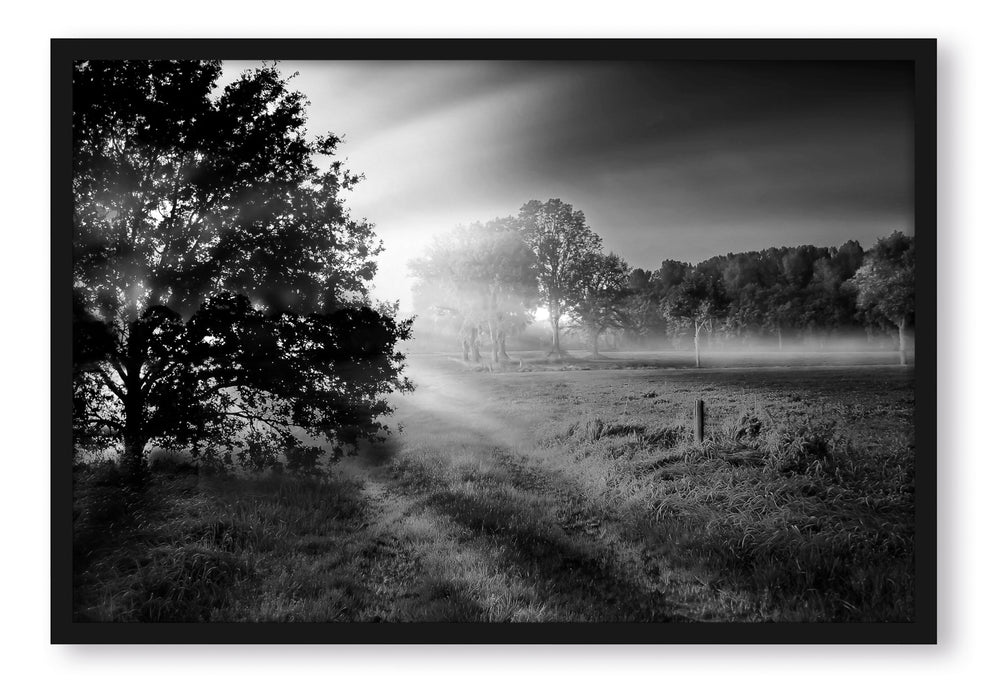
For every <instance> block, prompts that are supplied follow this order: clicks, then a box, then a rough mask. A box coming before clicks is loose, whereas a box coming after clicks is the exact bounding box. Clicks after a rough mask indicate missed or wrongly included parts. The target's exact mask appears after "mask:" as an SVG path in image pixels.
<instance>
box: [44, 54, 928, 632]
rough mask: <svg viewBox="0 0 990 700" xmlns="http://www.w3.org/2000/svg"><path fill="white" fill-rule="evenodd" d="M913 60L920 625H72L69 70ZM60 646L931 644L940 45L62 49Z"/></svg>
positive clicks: (54, 156) (55, 306)
mask: <svg viewBox="0 0 990 700" xmlns="http://www.w3.org/2000/svg"><path fill="white" fill-rule="evenodd" d="M97 58H99V59H125V58H142V59H166V58H171V59H177V58H197V59H206V58H217V59H226V60H259V59H284V60H345V59H346V60H379V59H388V60H406V59H416V60H469V59H471V60H505V59H512V60H534V61H539V60H556V61H561V60H567V61H585V60H596V61H602V60H624V61H629V60H636V61H650V60H670V59H678V60H723V61H724V60H733V61H735V60H738V61H754V60H772V61H819V60H828V61H856V60H880V61H888V60H889V61H910V62H913V64H914V77H915V114H914V117H915V142H914V164H915V173H914V183H915V200H914V207H915V211H914V215H915V228H916V231H917V234H916V246H917V254H918V255H917V287H916V329H917V340H916V370H915V371H916V375H915V376H916V410H915V433H916V457H917V464H918V465H919V469H918V471H917V476H916V539H915V567H916V572H915V573H916V576H915V581H916V591H915V601H916V618H915V621H914V622H910V623H774V624H766V623H703V624H698V623H656V624H651V623H510V624H478V623H416V624H404V623H328V624H318V623H286V624H276V623H202V624H200V623H154V624H151V623H148V624H142V623H83V622H74V621H73V620H72V595H73V592H72V481H71V474H70V470H69V469H68V465H70V464H71V461H72V430H71V384H72V374H71V362H72V356H71V355H72V350H71V348H72V342H71V340H72V339H71V322H70V319H71V312H72V307H71V291H72V260H71V235H72V208H73V203H72V188H71V174H72V127H71V115H72V64H73V61H75V60H80V59H97ZM51 90H52V92H51V98H52V102H51V109H52V112H51V134H52V142H51V146H52V148H51V171H52V180H51V216H52V232H51V244H52V260H51V272H52V287H51V298H52V308H51V313H52V326H51V330H52V347H51V353H52V375H51V379H52V382H51V387H52V390H51V391H52V395H51V404H52V423H51V426H52V444H51V447H52V464H51V481H52V493H51V511H52V543H51V546H52V550H51V556H52V564H51V576H52V584H51V588H52V590H51V594H52V609H51V641H52V643H55V644H66V643H68V644H78V643H93V644H106V643H140V644H146V643H169V644H173V643H226V644H247V643H348V644H353V643H360V644H365V643H370V644H395V643H402V644H407V643H416V644H427V643H428V644H436V643H458V644H476V643H484V644H491V643H497V644H502V643H513V644H520V643H524V644H583V643H599V644H602V643H604V644H616V643H621V644H655V643H688V644H739V643H742V644H892V643H893V644H933V643H936V642H937V638H936V636H937V635H936V630H937V626H936V619H937V618H936V502H937V500H936V470H935V464H936V236H937V230H936V40H935V39H814V40H806V39H775V40H762V39H731V40H723V39H718V40H703V39H702V40H665V39H648V40H641V39H636V40H625V39H600V40H599V39H553V40H544V39H485V40H475V39H453V40H450V39H445V40H426V39H325V40H324V39H319V40H316V39H302V40H295V39H53V40H52V42H51Z"/></svg>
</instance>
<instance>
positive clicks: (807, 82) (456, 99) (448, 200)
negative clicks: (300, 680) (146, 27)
mask: <svg viewBox="0 0 990 700" xmlns="http://www.w3.org/2000/svg"><path fill="white" fill-rule="evenodd" d="M251 65H254V64H246V63H228V64H227V66H226V67H227V70H228V71H231V72H234V71H237V72H239V71H240V70H242V69H243V68H246V67H250V66H251ZM280 66H281V68H282V69H283V71H285V72H286V73H293V72H298V73H299V75H298V76H297V77H296V78H295V79H294V80H293V82H292V85H293V86H294V87H295V88H296V89H297V90H299V91H300V92H302V93H303V94H305V95H307V97H308V98H309V100H310V103H311V106H310V108H309V124H310V132H311V133H312V134H318V133H325V132H333V133H335V134H337V135H340V136H343V137H344V139H345V141H344V143H343V144H342V145H341V147H340V149H339V155H340V156H341V157H342V158H343V159H344V160H345V161H346V163H347V165H348V167H349V168H350V169H351V170H352V171H354V172H359V173H363V174H364V175H365V177H366V180H365V181H364V182H362V183H361V184H360V185H358V187H357V188H356V189H355V191H354V192H353V194H352V195H351V196H350V197H349V199H348V201H349V203H350V206H351V209H352V211H353V213H354V214H355V215H357V216H358V217H365V218H367V219H368V220H369V221H371V222H373V223H374V224H375V228H376V230H377V232H378V234H379V236H380V237H381V239H382V240H383V242H384V244H385V247H386V251H385V253H384V254H383V255H382V256H381V257H380V259H379V273H378V276H377V277H376V280H375V292H376V294H377V295H378V296H379V297H380V298H382V299H388V300H395V299H398V300H399V301H400V303H401V306H402V309H404V310H407V311H408V310H410V309H411V294H410V280H409V279H408V277H407V269H406V264H407V262H408V260H409V259H410V258H412V257H415V256H417V255H419V254H420V252H421V251H422V249H423V248H424V247H425V246H426V244H427V243H428V242H429V241H430V239H431V238H432V237H433V236H434V235H435V234H438V233H443V232H446V231H449V230H450V229H451V228H453V227H454V226H455V225H457V224H459V223H469V222H471V221H484V220H487V219H490V218H493V217H496V216H506V215H511V214H514V213H515V212H516V211H518V209H519V207H520V206H521V205H522V204H523V203H524V202H526V201H528V200H530V199H540V200H546V199H548V198H550V197H559V198H561V199H563V200H565V201H567V202H570V203H572V204H573V205H574V206H575V207H576V208H578V209H581V210H583V211H584V212H585V214H586V215H587V218H588V222H589V224H590V225H591V226H592V228H593V229H595V230H596V231H597V232H598V233H599V234H600V235H601V236H602V238H603V240H604V242H605V247H606V249H608V250H614V251H615V252H617V253H618V254H619V255H621V256H623V257H624V258H625V259H626V260H627V261H628V262H629V263H630V265H631V266H632V267H642V268H645V269H656V268H657V267H659V266H660V263H661V262H662V261H663V260H664V259H665V258H675V259H679V260H686V261H689V262H697V261H699V260H702V259H704V258H707V257H710V256H712V255H718V254H723V253H727V252H730V251H744V250H754V249H757V250H758V249H761V248H766V247H769V246H774V245H796V244H801V243H813V244H816V245H838V244H841V243H843V242H845V241H846V240H849V239H856V240H859V241H860V242H861V243H862V244H863V245H864V247H868V246H869V245H871V244H872V243H873V242H874V241H875V240H876V239H877V238H878V237H880V236H883V235H886V234H888V233H889V232H890V231H891V230H893V229H899V230H905V231H907V232H910V233H913V232H914V231H913V229H914V226H913V190H912V181H913V180H912V173H913V160H912V158H913V154H912V147H911V143H912V138H913V123H912V117H911V114H912V102H911V100H912V90H913V85H912V81H911V75H910V72H909V71H907V70H906V68H905V67H904V66H899V65H898V64H889V63H888V64H885V65H880V64H857V63H845V64H800V65H797V64H789V65H788V64H718V63H697V62H696V63H664V64H655V65H652V66H646V65H643V64H626V63H614V62H613V63H608V62H594V63H593V62H588V63H552V62H544V63H539V64H536V63H518V62H504V61H503V62H496V61H492V62H483V61H482V62H441V61H437V62H386V61H378V62H340V61H336V62H330V61H328V62H284V63H281V64H280Z"/></svg>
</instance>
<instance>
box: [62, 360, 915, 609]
mask: <svg viewBox="0 0 990 700" xmlns="http://www.w3.org/2000/svg"><path fill="white" fill-rule="evenodd" d="M607 355H608V357H605V358H602V359H600V360H596V361H590V360H584V359H573V360H565V361H564V362H559V363H548V362H546V361H544V360H542V359H541V357H542V356H541V355H540V354H539V353H523V354H514V358H515V360H514V362H513V363H511V364H508V365H507V366H506V368H504V371H503V370H499V369H498V368H491V367H489V368H487V369H486V368H485V367H484V366H481V367H479V366H473V365H470V364H465V363H463V362H461V361H460V360H459V359H457V358H456V357H455V356H453V355H445V354H434V355H419V356H412V357H411V358H410V376H411V377H412V378H413V379H414V381H415V382H416V385H417V388H416V391H415V392H413V393H412V394H409V395H404V396H398V397H395V404H396V407H397V410H396V413H395V415H394V416H393V417H392V419H391V421H390V422H391V423H392V425H393V426H394V427H395V428H396V432H395V433H393V435H392V436H391V437H390V438H389V439H388V440H387V441H386V442H384V443H381V444H376V445H366V446H364V448H363V449H362V450H361V452H360V453H359V455H357V456H355V457H350V458H347V459H345V460H344V461H343V462H341V463H339V464H335V465H333V466H331V467H329V469H328V470H327V474H326V475H325V476H322V477H313V476H301V475H295V474H285V473H281V474H242V473H235V472H232V471H225V470H223V469H217V468H213V469H206V468H203V467H199V468H197V467H196V466H195V465H193V464H190V463H188V461H186V460H184V459H181V458H178V457H175V456H171V457H170V456H168V455H159V456H158V457H157V458H156V460H154V462H155V464H156V469H155V474H154V477H153V479H154V483H153V485H152V488H148V489H145V490H140V491H138V490H132V489H130V488H129V487H128V486H127V485H126V483H125V482H124V481H123V480H122V478H121V477H120V476H119V475H118V474H117V472H116V471H115V469H114V468H113V466H112V465H111V464H104V465H88V466H84V465H77V467H76V469H75V470H74V474H75V485H76V488H75V503H76V510H75V527H74V543H75V548H74V557H75V582H74V583H75V585H74V590H75V616H76V619H77V620H85V621H104V620H117V621H178V620H201V621H485V622H507V621H530V622H547V621H552V622H559V621H652V622H665V621H679V622H687V621H699V622H702V621H733V622H749V621H752V622H761V621H909V620H912V619H913V615H914V600H913V589H914V560H913V551H914V469H915V461H914V444H913V436H914V374H913V369H911V368H903V367H898V366H891V365H890V364H886V363H890V362H896V356H894V355H892V354H881V353H858V354H854V353H834V354H818V355H815V354H783V353H781V354H774V353H768V354H766V355H756V354H754V355H728V354H724V355H722V354H712V355H711V356H710V357H708V358H706V362H707V363H708V365H709V366H708V367H706V368H704V369H694V368H692V367H691V366H690V365H691V364H693V357H692V356H691V355H690V354H687V353H684V354H678V353H664V354H656V353H655V354H648V353H621V354H620V353H607ZM698 399H702V400H704V401H705V404H706V407H707V410H706V413H707V425H706V438H705V440H704V441H703V442H700V443H699V442H696V441H695V439H694V435H693V410H694V406H695V402H696V400H698ZM928 466H930V465H928Z"/></svg>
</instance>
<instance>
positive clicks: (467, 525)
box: [339, 363, 685, 621]
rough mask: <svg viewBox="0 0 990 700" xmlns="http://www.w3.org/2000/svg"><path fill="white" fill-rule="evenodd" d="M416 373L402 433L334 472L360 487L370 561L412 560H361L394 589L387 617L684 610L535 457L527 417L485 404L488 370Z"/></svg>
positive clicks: (400, 416) (562, 616)
mask: <svg viewBox="0 0 990 700" xmlns="http://www.w3.org/2000/svg"><path fill="white" fill-rule="evenodd" d="M413 370H414V371H413V373H412V376H413V379H414V381H415V382H416V385H417V389H416V391H415V392H414V393H413V394H412V395H409V396H402V397H397V399H396V400H395V402H394V404H395V406H396V412H395V415H394V416H393V417H392V418H391V420H390V423H391V424H392V425H393V426H395V427H396V428H397V427H398V426H400V425H401V426H402V432H401V433H396V434H394V435H392V436H391V437H390V438H389V440H388V441H387V442H386V443H384V444H381V445H376V446H371V447H370V448H367V449H364V450H363V451H362V453H361V455H360V456H358V457H356V458H351V459H348V460H345V461H344V462H342V463H341V465H340V467H339V471H340V473H342V474H344V475H346V476H349V477H352V478H354V479H356V480H358V481H359V482H360V483H362V484H363V486H362V491H363V495H364V497H365V499H366V500H367V503H368V506H369V509H370V513H369V523H370V525H369V532H368V535H369V537H370V538H371V540H372V541H373V542H374V543H375V544H376V547H378V548H379V550H380V551H376V552H375V554H376V556H379V557H387V558H391V559H393V560H404V561H406V562H412V566H404V567H400V568H401V574H402V575H401V576H399V577H398V580H396V577H395V576H394V572H393V573H390V571H391V570H392V569H394V568H395V567H393V566H391V565H390V564H389V563H388V562H384V563H381V564H380V565H376V566H374V567H371V570H372V571H373V572H378V573H380V574H381V578H382V581H381V586H380V587H381V589H382V590H391V591H392V593H391V596H392V598H393V599H394V601H395V604H394V605H393V606H392V608H391V610H390V612H389V613H388V614H387V615H386V618H387V619H395V620H484V621H509V620H521V621H525V620H548V619H554V620H582V619H638V620H654V621H660V620H668V619H674V618H675V617H676V618H677V619H685V618H684V616H683V615H675V614H674V610H675V609H679V608H681V606H679V605H675V604H673V603H672V602H671V601H669V600H667V599H666V596H665V593H664V591H663V590H661V589H662V583H661V582H660V579H659V578H658V579H657V580H656V581H655V582H648V583H646V584H644V582H643V580H642V575H641V572H640V571H639V569H640V568H641V557H640V556H639V554H638V553H637V552H634V551H632V548H630V547H629V545H628V544H627V543H625V542H623V533H622V532H621V531H619V529H618V528H613V527H612V526H613V525H614V524H613V523H609V522H607V520H606V518H603V517H602V516H601V514H600V513H598V512H596V510H595V508H594V506H593V505H592V504H590V503H588V502H586V501H585V499H584V498H583V497H582V495H581V493H580V489H578V488H577V487H576V486H575V485H574V484H572V483H569V482H568V480H567V479H566V477H564V475H562V474H560V473H556V472H553V471H552V470H547V469H545V468H544V465H542V464H541V463H539V461H538V460H536V459H535V458H531V451H532V448H533V445H532V440H531V437H530V429H531V428H532V426H531V425H527V424H526V423H525V421H524V420H513V418H512V415H511V408H510V409H509V410H506V408H505V407H504V406H501V407H496V406H494V405H490V403H489V401H488V400H487V399H486V396H485V389H486V386H488V382H490V381H498V378H497V377H491V376H488V375H476V376H472V375H470V374H467V373H464V372H463V371H460V370H459V368H458V367H456V366H455V367H450V368H448V367H442V366H440V367H438V366H436V365H435V364H425V363H424V364H419V365H415V366H414V367H413ZM499 408H501V410H498V409H499ZM523 415H524V413H520V416H523ZM371 585H372V586H373V587H374V586H375V585H376V584H375V582H374V581H372V582H371Z"/></svg>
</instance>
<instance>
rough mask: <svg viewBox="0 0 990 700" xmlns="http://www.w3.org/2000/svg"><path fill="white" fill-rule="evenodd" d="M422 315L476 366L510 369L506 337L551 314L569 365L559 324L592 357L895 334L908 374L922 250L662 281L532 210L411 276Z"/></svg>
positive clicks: (764, 263) (739, 258)
mask: <svg viewBox="0 0 990 700" xmlns="http://www.w3.org/2000/svg"><path fill="white" fill-rule="evenodd" d="M411 270H412V272H413V275H414V276H415V277H416V279H417V282H416V286H415V287H414V294H415V297H416V308H417V311H418V312H420V313H421V314H425V315H428V316H429V315H432V316H433V317H434V318H435V319H446V320H447V321H448V322H449V323H450V324H451V327H452V328H453V329H454V330H456V331H457V333H458V335H459V337H460V338H461V342H462V346H463V357H464V359H465V360H469V359H473V360H475V361H477V360H478V359H480V351H479V345H480V344H481V342H482V341H483V340H484V341H487V342H488V343H489V344H490V347H491V349H492V361H493V362H498V361H500V360H505V359H507V358H508V356H507V354H506V352H505V338H506V336H507V335H511V334H513V333H518V332H520V331H521V330H522V329H524V328H525V327H526V326H527V324H529V323H531V322H532V320H533V318H534V312H535V310H536V308H537V307H539V306H542V307H543V308H545V309H546V310H547V312H548V314H549V318H548V321H549V325H550V336H551V338H550V343H551V347H550V355H551V356H557V357H559V356H561V355H562V354H563V353H564V351H563V349H562V348H561V344H560V330H561V327H562V322H565V326H566V327H568V328H571V329H574V330H578V331H580V332H582V333H583V334H585V336H586V338H587V341H588V345H589V346H590V348H591V351H592V354H593V356H594V357H598V353H599V351H598V348H599V338H600V337H601V336H602V335H603V334H604V333H606V332H612V333H614V334H615V335H616V336H618V337H620V338H622V339H624V340H625V341H626V342H627V343H628V344H629V345H642V344H643V343H644V342H645V343H649V344H652V345H654V346H656V345H658V344H660V343H664V342H672V343H675V344H679V343H680V342H681V341H682V340H689V341H690V342H693V346H694V351H695V358H696V363H697V364H698V365H699V366H700V363H701V356H700V353H701V346H702V339H703V338H704V337H707V338H708V339H713V338H714V339H716V340H730V339H731V340H735V341H739V342H743V343H754V342H767V341H768V340H771V339H772V342H775V343H776V345H777V346H778V347H779V348H783V345H784V339H785V337H787V338H805V339H806V338H817V339H823V338H825V337H827V336H829V335H833V334H838V333H845V334H848V333H859V334H864V335H865V336H867V337H870V336H872V335H874V334H876V333H877V332H881V333H882V332H886V331H887V330H888V329H891V328H896V329H897V331H898V335H899V338H900V342H899V349H900V355H901V362H902V363H906V361H907V357H906V355H907V348H906V334H907V329H908V327H909V326H910V324H911V323H912V322H913V312H914V239H913V237H911V236H906V235H904V234H903V233H901V232H896V231H895V232H894V233H893V234H891V235H889V236H887V237H886V238H882V239H880V240H879V241H878V242H877V244H876V245H875V246H874V247H873V248H872V249H870V250H869V251H864V250H863V248H862V247H861V246H860V244H859V243H857V242H855V241H849V242H847V243H845V244H843V245H841V246H838V247H816V246H811V245H801V246H795V247H781V248H770V249H767V250H762V251H758V252H748V253H733V254H728V255H721V256H716V257H713V258H710V259H708V260H705V261H703V262H700V263H697V264H693V265H692V264H688V263H685V262H680V261H676V260H664V261H663V262H662V264H661V265H660V267H659V268H658V269H656V270H653V271H649V270H644V269H642V268H635V269H629V266H628V265H627V264H626V263H625V262H624V261H623V260H622V259H621V258H620V257H618V256H617V255H615V254H614V253H608V254H606V253H604V252H603V250H602V241H601V238H600V237H599V236H598V235H597V234H596V233H595V232H593V231H592V230H591V229H590V228H589V227H588V225H587V222H586V221H585V217H584V215H583V214H582V213H581V212H580V211H576V210H574V208H573V207H572V206H571V205H569V204H566V203H563V202H561V201H560V200H558V199H551V200H549V201H547V202H538V201H531V202H528V203H527V204H525V205H523V207H522V208H521V209H520V211H519V214H518V215H517V216H515V217H510V218H503V219H498V220H496V221H493V222H489V223H487V224H480V223H478V224H473V225H471V226H467V227H460V228H458V229H456V230H455V231H453V232H451V233H450V234H447V235H446V236H441V237H438V238H437V239H436V240H435V242H434V244H433V245H432V246H431V247H430V248H429V249H428V250H427V251H426V252H425V254H424V255H423V256H422V257H421V258H419V259H418V260H415V261H413V262H412V263H411Z"/></svg>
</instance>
